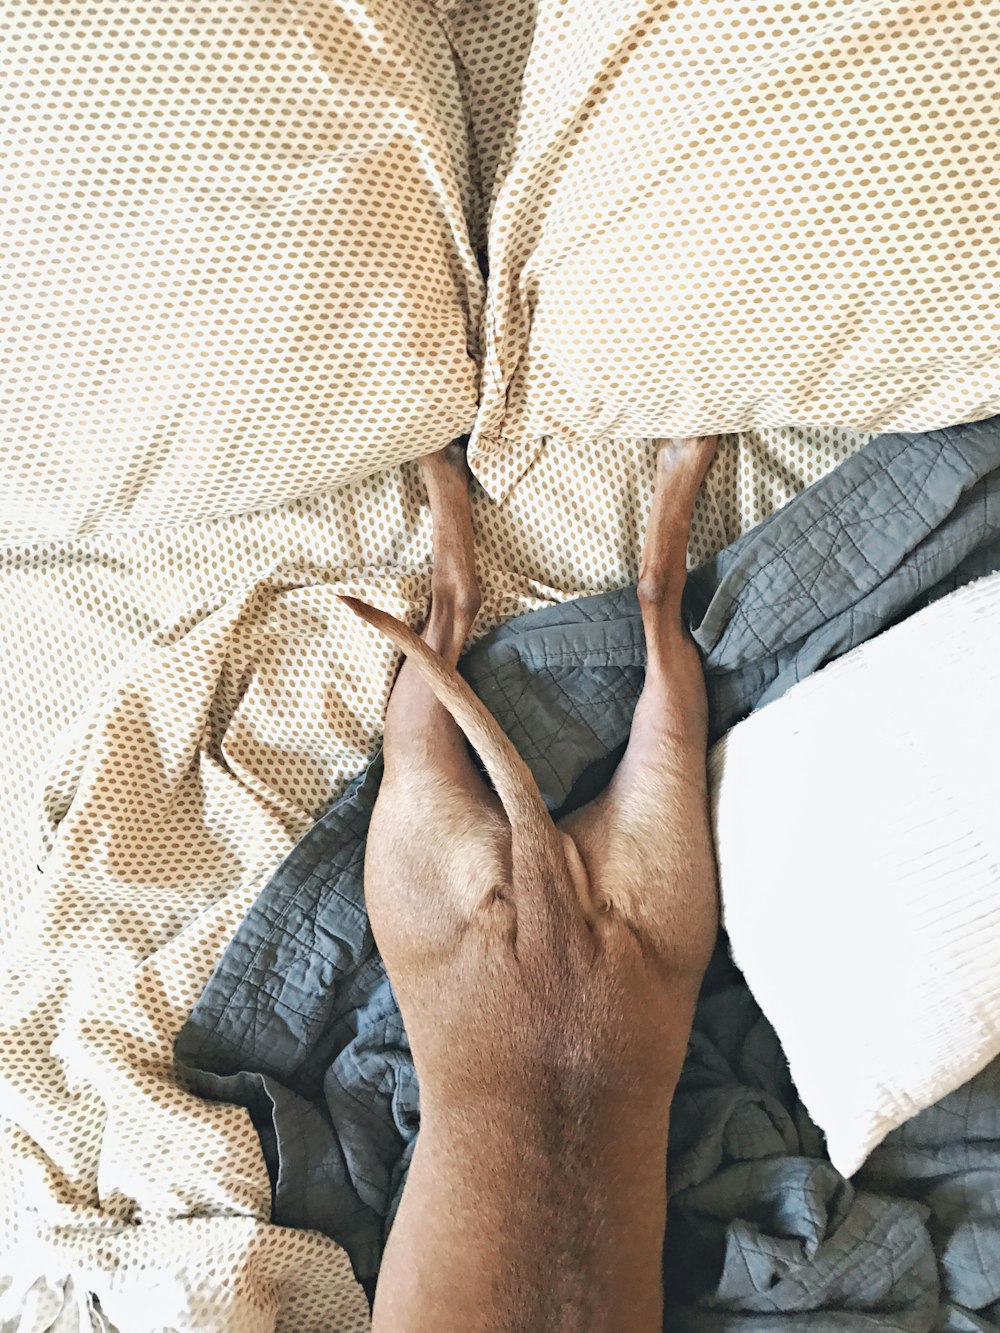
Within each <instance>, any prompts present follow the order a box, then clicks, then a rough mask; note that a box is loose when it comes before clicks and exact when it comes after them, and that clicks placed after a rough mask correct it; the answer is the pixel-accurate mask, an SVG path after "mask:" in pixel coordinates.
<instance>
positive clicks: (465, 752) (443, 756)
mask: <svg viewBox="0 0 1000 1333" xmlns="http://www.w3.org/2000/svg"><path fill="white" fill-rule="evenodd" d="M420 475H421V478H422V480H423V482H424V484H425V486H426V488H427V497H428V501H429V504H430V510H431V521H432V525H433V536H432V543H433V568H432V572H431V605H430V614H429V616H428V619H427V623H426V625H425V626H424V629H423V633H422V634H421V638H422V639H423V640H424V642H425V643H427V644H428V645H429V646H430V647H431V648H433V649H434V650H435V651H436V652H437V653H439V654H440V655H441V657H442V658H443V659H444V661H445V662H447V664H448V665H449V666H450V667H454V665H455V663H456V662H457V661H458V658H459V655H460V653H461V651H462V648H463V646H464V644H465V641H466V639H467V637H468V635H469V632H470V631H471V629H472V626H473V623H474V621H475V618H476V615H477V614H478V611H479V605H480V590H479V582H478V579H477V577H476V565H475V553H474V536H473V528H472V506H471V503H470V498H469V482H470V475H469V469H468V464H467V462H466V457H465V447H464V445H463V444H459V443H454V444H451V445H449V446H448V447H447V448H446V449H443V450H441V451H440V452H439V453H436V454H431V455H429V456H428V457H426V458H422V459H421V460H420ZM383 754H384V759H385V776H384V778H383V781H382V788H381V791H380V793H379V799H378V801H377V803H376V805H375V810H374V812H373V815H372V821H371V827H370V830H369V835H368V844H367V850H366V867H365V883H366V891H367V899H368V904H367V905H368V911H369V915H370V917H371V922H372V930H373V932H374V934H375V938H376V940H377V942H378V945H379V948H380V949H381V950H382V952H383V954H386V955H388V956H389V957H391V958H393V959H395V958H397V957H404V958H412V959H414V960H415V962H414V966H415V969H416V971H417V972H419V971H420V970H421V967H420V960H421V956H422V952H423V951H428V952H429V954H430V955H433V954H434V953H435V951H436V948H437V947H438V945H440V943H441V942H442V941H443V940H445V939H449V938H452V937H453V936H454V935H455V934H457V933H459V932H460V931H461V929H462V928H463V926H464V923H465V921H466V920H467V918H468V915H469V913H470V912H471V911H472V910H473V908H474V906H475V903H476V901H477V895H478V896H481V895H482V893H485V892H487V891H488V887H489V885H490V884H491V883H493V882H495V881H496V879H497V878H498V877H499V876H503V875H505V874H508V873H509V871H508V869H507V867H508V863H509V856H510V852H509V845H510V834H509V828H508V826H507V823H506V820H505V819H504V818H503V815H502V811H501V808H500V802H499V801H498V799H497V797H496V795H495V793H494V792H493V791H492V790H491V788H490V787H489V786H488V785H487V784H486V783H485V782H484V781H483V779H482V777H481V775H480V773H479V770H478V769H477V768H476V765H475V763H474V761H473V759H472V757H471V756H470V753H469V748H468V745H467V743H466V739H465V736H464V735H463V733H462V731H461V730H460V729H459V727H458V724H457V723H456V722H455V720H454V719H453V718H452V716H451V714H450V713H449V712H448V710H447V709H446V708H445V707H443V705H442V704H440V703H439V702H438V700H437V698H436V697H435V695H434V693H433V692H432V690H431V688H430V686H429V685H428V684H427V683H426V681H425V680H424V678H423V677H422V675H421V673H420V670H419V668H418V666H417V664H416V663H415V662H414V661H412V660H411V659H410V658H407V659H405V660H404V662H403V665H402V667H401V668H400V672H399V675H398V677H397V679H396V683H395V685H394V686H393V690H392V694H391V696H390V698H389V706H388V708H387V710H386V719H385V734H384V740H383ZM429 885H433V888H434V892H433V895H430V894H429V893H428V886H429ZM393 981H394V984H397V987H398V988H401V989H402V990H403V992H404V993H405V991H406V989H407V988H406V986H405V983H402V984H401V985H400V983H398V982H397V979H396V978H395V977H394V978H393Z"/></svg>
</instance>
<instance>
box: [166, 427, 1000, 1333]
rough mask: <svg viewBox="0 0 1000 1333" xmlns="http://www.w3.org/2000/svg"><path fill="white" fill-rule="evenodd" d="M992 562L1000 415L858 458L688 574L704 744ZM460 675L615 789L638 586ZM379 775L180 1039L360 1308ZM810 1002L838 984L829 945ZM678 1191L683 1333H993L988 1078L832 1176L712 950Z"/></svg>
mask: <svg viewBox="0 0 1000 1333" xmlns="http://www.w3.org/2000/svg"><path fill="white" fill-rule="evenodd" d="M998 568H1000V419H994V420H991V421H984V422H978V423H974V424H972V425H966V426H960V427H955V428H953V429H950V430H944V431H937V432H933V433H930V434H924V435H892V436H883V437H880V438H878V439H876V440H873V441H872V442H871V443H870V444H869V445H868V446H867V447H866V448H865V449H864V450H862V451H861V452H860V453H858V454H856V455H854V456H853V457H851V458H849V459H848V460H846V462H844V463H843V464H842V465H841V466H840V467H839V468H838V469H837V470H836V471H835V472H832V473H830V474H829V475H828V476H827V477H825V478H823V479H822V480H820V481H819V482H817V483H815V484H814V485H813V486H811V487H810V488H809V489H808V490H806V491H804V492H803V493H802V494H801V495H800V496H798V497H797V498H796V499H794V500H793V501H791V502H790V503H789V504H788V505H786V506H785V508H783V509H781V510H780V511H778V512H777V513H776V514H775V515H773V516H772V517H771V518H770V519H769V520H768V521H766V522H765V523H762V524H760V525H759V526H758V527H757V528H755V529H754V530H752V531H751V532H749V533H747V534H746V535H745V536H744V537H742V538H741V539H740V540H738V541H737V542H735V543H733V545H732V546H730V547H728V548H727V549H726V550H725V551H723V552H722V553H721V554H720V555H719V556H718V557H717V558H716V559H714V560H712V561H710V562H708V563H707V564H705V565H703V566H701V567H700V568H699V569H697V570H696V571H694V572H693V574H692V576H691V579H690V580H689V586H688V593H687V606H688V614H689V620H690V623H691V627H692V632H693V634H694V637H695V640H696V642H697V643H698V645H699V648H700V650H701V652H702V655H703V658H704V662H705V669H706V679H707V683H708V690H709V700H710V709H711V718H712V735H713V738H717V737H718V736H720V735H721V734H722V733H723V732H724V731H725V730H727V729H728V728H729V727H730V726H732V725H733V724H734V723H735V722H736V721H738V720H739V719H740V718H741V717H743V716H745V715H746V714H748V713H749V712H751V711H752V710H753V709H755V708H759V707H761V706H763V705H764V704H765V703H767V702H769V701H770V700H772V699H775V698H777V697H779V696H780V695H781V694H783V693H784V692H785V691H786V690H787V689H789V688H790V687H791V686H792V685H793V684H794V683H795V682H796V681H798V680H800V679H802V678H804V677H805V676H807V675H809V674H810V673H811V672H813V671H816V670H818V669H819V668H820V667H822V666H823V665H824V664H826V663H827V662H829V661H832V660H833V659H835V658H836V657H838V656H840V655H842V654H843V653H845V652H847V651H849V650H850V649H851V648H853V647H855V646H856V645H857V644H859V643H861V642H864V641H865V640H866V639H868V638H870V637H872V635H874V634H876V633H878V632H880V631H881V630H883V629H886V628H888V627H890V626H891V625H892V624H894V623H895V622H896V621H898V620H899V619H901V618H902V617H903V616H905V615H906V614H908V613H910V612H912V611H913V610H915V609H917V608H919V607H920V606H922V605H924V604H926V603H927V602H929V601H932V600H934V599H935V598H936V597H939V596H942V595H944V594H945V593H947V592H950V591H952V590H953V588H955V587H957V586H960V585H961V584H963V583H965V582H968V581H969V580H971V579H973V578H976V577H978V576H980V575H982V574H986V573H989V572H992V571H994V570H996V569H998ZM463 670H464V671H465V673H466V676H467V678H468V679H469V681H470V682H471V684H472V685H473V687H474V688H475V689H476V691H477V692H478V693H479V694H480V695H481V696H482V698H483V699H484V700H485V702H486V703H487V704H488V706H489V707H490V708H491V709H492V711H493V712H494V713H495V715H496V716H497V718H498V720H499V721H500V723H501V725H502V726H503V727H504V728H505V729H506V730H507V732H508V733H509V735H510V736H511V738H512V740H513V741H514V743H515V744H516V745H517V747H518V749H519V750H520V752H521V754H522V755H523V756H524V759H525V761H526V762H527V763H528V764H529V766H530V767H531V769H532V771H533V772H534V773H535V776H536V778H537V779H538V781H539V785H540V787H541V790H542V793H543V795H544V797H545V799H546V801H547V803H548V804H549V806H550V808H551V809H553V811H564V810H566V809H569V808H571V807H572V806H574V805H576V804H578V803H582V802H583V801H584V800H586V799H588V798H589V796H590V795H591V794H592V793H593V792H594V791H596V790H598V789H599V788H600V787H601V786H603V785H604V783H605V782H606V781H607V779H608V776H609V775H610V773H611V772H612V771H613V768H614V765H615V763H616V762H617V759H618V756H619V754H620V752H621V749H622V747H623V746H624V743H625V740H626V738H627V736H628V731H629V726H630V723H631V717H632V711H633V709H634V706H635V702H636V699H637V697H638V693H639V690H640V688H641V684H642V677H643V670H644V658H643V642H642V632H641V623H640V620H639V615H638V608H637V604H636V601H635V595H634V591H633V590H631V589H625V590H621V591H617V592H612V593H607V594H601V595H600V596H596V597H589V598H583V599H581V600H579V601H576V602H572V603H566V604H562V605H558V606H553V607H550V608H546V609H545V610H543V611H538V612H534V613H532V614H530V615H527V616H522V617H519V618H518V619H517V620H513V621H510V622H508V623H507V624H505V625H503V626H501V627H500V628H499V629H498V630H497V631H495V632H494V633H493V634H492V635H490V636H489V637H488V638H486V639H484V640H483V641H482V642H480V643H479V644H478V645H477V646H476V647H475V648H474V649H473V650H472V651H471V652H470V653H469V654H468V655H467V656H466V658H465V659H464V662H463ZM380 772H381V768H380V760H379V759H378V757H376V758H375V760H374V761H373V763H372V764H371V766H370V767H369V769H368V770H367V771H366V772H365V773H363V774H361V775H359V777H358V778H357V779H356V780H355V782H354V783H353V784H352V785H351V786H350V787H349V789H348V790H347V791H346V792H345V794H344V795H343V796H342V797H341V798H340V799H339V800H338V801H337V802H336V803H335V804H334V805H333V806H332V807H331V809H330V810H329V811H328V812H327V813H326V814H325V815H324V816H323V817H322V818H321V819H320V820H319V821H318V822H317V824H316V825H315V826H314V827H313V828H312V829H311V830H310V832H309V833H308V834H307V835H306V836H305V837H304V838H303V839H302V841H301V842H300V843H299V844H298V846H297V847H296V848H295V849H294V850H293V851H292V852H291V853H290V855H289V856H288V857H287V858H286V860H285V861H284V863H283V864H282V865H281V866H280V867H279V868H278V870H277V871H276V872H275V875H274V877H273V878H272V880H271V881H270V883H269V884H268V885H267V887H266V888H265V889H264V891H263V892H262V893H261V895H260V897H259V898H258V900H257V902H256V903H255V904H254V906H253V908H252V909H251V911H250V913H249V914H248V916H247V917H246V919H245V920H244V921H243V923H242V925H241V926H240V928H239V930H238V931H237V934H236V936H235V937H234V939H233V941H232V943H231V944H230V946H229V947H228V949H227V950H226V952H225V954H224V955H223V957H222V959H221V961H220V963H219V965H218V967H217V968H216V970H215V972H214V974H213V976H212V977H211V979H210V981H209V983H208V985H207V986H206V988H205V990H204V992H203V994H202V995H201V997H200V999H199V1000H198V1003H197V1004H196V1006H195V1008H194V1010H193V1012H192V1014H191V1016H190V1018H189V1020H188V1022H187V1023H186V1025H185V1026H184V1028H183V1030H182V1031H181V1033H180V1036H179V1038H178V1041H177V1046H176V1057H177V1061H178V1064H179V1066H180V1068H181V1070H182V1072H183V1074H184V1076H185V1078H186V1079H187V1080H188V1081H189V1083H190V1084H191V1085H192V1086H193V1087H194V1088H195V1089H196V1090H197V1091H198V1092H200V1093H201V1094H202V1095H204V1096H206V1097H212V1098H217V1099H222V1100H227V1101H233V1102H238V1103H241V1104H242V1105H245V1106H247V1107H248V1108H249V1110H250V1113H251V1115H252V1117H253V1120H254V1124H255V1126H256V1128H257V1131H258V1133H259V1135H260V1139H261V1145H262V1149H263V1152H264V1155H265V1159H266V1161H267V1164H268V1168H269V1171H270V1174H271V1179H272V1184H273V1189H274V1197H273V1219H274V1220H275V1221H276V1222H279V1223H283V1224H285V1225H289V1226H299V1227H307V1228H314V1229H317V1230H320V1231H322V1232H325V1233H326V1234H327V1235H330V1236H332V1237H333V1238H334V1239H335V1240H337V1241H338V1242H339V1243H340V1244H342V1245H343V1246H344V1247H345V1248H346V1250H347V1251H348V1253H349V1255H350V1257H351V1260H352V1263H353V1265H354V1269H355V1273H356V1275H357V1277H358V1279H359V1281H361V1282H362V1284H363V1285H364V1286H365V1289H366V1291H368V1293H369V1295H370V1294H371V1293H372V1292H373V1290H374V1284H375V1280H376V1278H377V1273H378V1265H379V1259H380V1256H381V1252H382V1247H383V1244H384V1241H385V1237H386V1234H387V1231H388V1228H389V1227H390V1226H391V1224H392V1218H393V1215H394V1212H395V1208H396V1206H397V1204H398V1201H399V1197H400V1193H401V1191H402V1187H403V1184H404V1183H405V1179H406V1171H407V1167H408V1164H409V1161H410V1155H411V1153H412V1150H413V1145H414V1142H415V1139H416V1135H417V1132H418V1129H419V1091H418V1088H417V1082H416V1078H415V1075H414V1071H413V1065H412V1060H411V1059H410V1054H409V1047H408V1044H407V1040H406V1033H405V1030H404V1027H403V1024H402V1021H401V1019H400V1015H399V1010H398V1007H397V1005H396V1002H395V997H394V996H393V993H392V988H391V986H390V984H389V981H388V978H387V976H386V974H385V969H384V968H383V966H382V963H381V959H380V958H379V955H378V951H377V950H376V948H375V944H374V941H373V939H372V936H371V931H370V930H369V927H368V921H367V915H366V913H365V910H364V895H363V889H362V866H363V858H364V840H365V834H366V830H367V826H368V820H369V817H370V814H371V809H372V806H373V804H374V799H375V795H376V793H377V790H378V782H379V776H380ZM804 873H807V872H805V871H804ZM817 984H822V985H826V986H829V987H830V988H831V993H833V994H835V992H836V988H837V986H843V985H847V984H849V971H848V970H847V969H846V968H843V967H840V966H839V965H838V962H837V960H829V959H825V958H824V957H823V955H822V951H821V949H820V948H819V947H817ZM663 1169H664V1166H663V1163H657V1162H651V1163H650V1170H651V1171H658V1170H663ZM670 1189H671V1216H670V1222H669V1231H668V1244H667V1246H666V1249H665V1254H666V1279H667V1291H668V1309H667V1324H668V1326H669V1327H670V1328H671V1329H672V1330H677V1331H678V1333H687V1331H690V1333H749V1331H750V1330H753V1331H754V1333H766V1331H769V1330H775V1333H777V1331H778V1330H781V1333H787V1331H788V1330H799V1329H802V1330H808V1331H809V1333H833V1331H834V1330H838V1331H839V1330H852V1333H855V1331H858V1333H860V1331H861V1330H864V1329H867V1328H879V1329H900V1330H906V1331H907V1333H968V1331H969V1330H978V1331H979V1333H984V1331H987V1330H994V1329H995V1330H1000V1068H998V1067H997V1066H996V1065H991V1066H989V1067H988V1068H987V1069H985V1070H984V1071H983V1072H982V1073H981V1074H980V1075H979V1076H977V1078H976V1079H974V1080H973V1081H972V1083H971V1084H969V1085H967V1086H966V1087H965V1088H962V1089H959V1091H958V1092H956V1093H954V1094H952V1095H951V1096H950V1097H948V1098H945V1099H944V1101H943V1102H942V1103H940V1104H939V1105H938V1106H936V1107H932V1108H930V1110H928V1111H925V1112H924V1113H923V1114H922V1115H920V1116H918V1117H917V1118H916V1119H915V1120H914V1121H912V1122H911V1123H910V1124H908V1125H905V1126H904V1127H903V1128H902V1129H900V1130H897V1131H896V1132H895V1133H894V1134H892V1135H890V1136H889V1138H888V1139H887V1140H886V1141H885V1143H884V1144H883V1145H882V1146H881V1147H880V1148H879V1149H877V1150H876V1152H875V1153H874V1154H873V1156H872V1157H871V1159H870V1160H869V1162H868V1163H867V1164H866V1166H865V1168H864V1170H863V1171H862V1172H861V1173H859V1175H858V1176H856V1177H855V1178H854V1179H853V1180H851V1181H846V1180H844V1179H843V1178H842V1177H841V1176H839V1175H838V1174H837V1173H836V1172H835V1171H834V1170H833V1168H832V1166H831V1165H830V1163H829V1162H828V1161H827V1160H826V1159H825V1155H824V1151H823V1143H822V1139H821V1136H820V1135H819V1133H818V1131H817V1130H816V1128H815V1126H813V1125H812V1124H811V1123H810V1121H809V1119H808V1117H807V1115H806V1114H805V1112H804V1110H803V1108H802V1106H801V1104H800V1102H799V1100H798V1098H797V1096H796V1094H795V1090H794V1088H793V1087H792V1085H791V1082H790V1080H789V1076H788V1070H787V1066H786V1064H785V1061H784V1057H783V1055H782V1052H781V1049H780V1046H779V1044H778V1042H777V1038H776V1037H775V1035H774V1032H773V1030H772V1029H771V1028H770V1026H769V1025H768V1024H767V1023H766V1021H765V1020H764V1018H763V1017H762V1015H761V1013H760V1011H759V1009H758V1008H757V1006H756V1004H755V1003H754V1001H753V999H752V997H751V995H750V993H749V991H748V990H747V987H746V984H745V982H744V981H743V979H742V977H741V976H740V974H739V973H738V972H737V971H736V969H735V968H734V967H733V966H732V964H731V962H730V961H729V959H728V954H727V952H726V947H725V941H724V940H721V941H720V945H719V948H718V950H717V953H716V957H715V959H714V960H713V964H712V967H711V968H710V970H709V974H708V976H707V977H706V981H705V986H704V989H703V993H702V999H701V1003H700V1005H699V1009H698V1013H697V1016H696V1020H695V1027H694V1032H693V1034H692V1039H691V1044H690V1048H689V1052H688V1059H687V1062H686V1065H685V1069H684V1073H683V1076H682V1079H681V1084H680V1087H679V1089H678V1093H677V1096H676V1099H675V1103H674V1110H673V1120H672V1129H671V1160H670Z"/></svg>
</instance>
